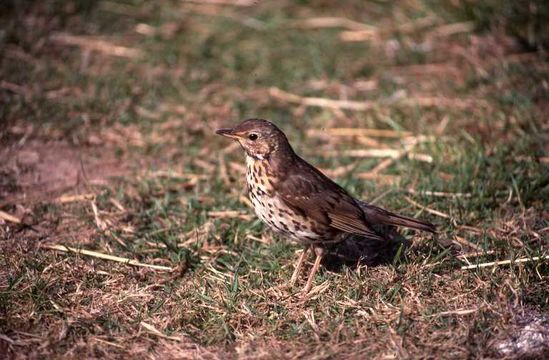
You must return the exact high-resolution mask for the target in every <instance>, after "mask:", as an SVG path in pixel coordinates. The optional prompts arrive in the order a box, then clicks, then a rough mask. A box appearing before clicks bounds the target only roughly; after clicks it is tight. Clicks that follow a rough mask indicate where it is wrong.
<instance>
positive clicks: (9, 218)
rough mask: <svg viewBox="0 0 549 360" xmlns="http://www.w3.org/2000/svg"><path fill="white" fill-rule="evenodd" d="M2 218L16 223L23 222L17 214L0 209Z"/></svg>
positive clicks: (0, 217)
mask: <svg viewBox="0 0 549 360" xmlns="http://www.w3.org/2000/svg"><path fill="white" fill-rule="evenodd" d="M0 219H2V220H5V221H9V222H12V223H15V224H21V220H20V219H19V218H17V217H16V216H13V215H10V214H8V213H7V212H4V211H2V210H0Z"/></svg>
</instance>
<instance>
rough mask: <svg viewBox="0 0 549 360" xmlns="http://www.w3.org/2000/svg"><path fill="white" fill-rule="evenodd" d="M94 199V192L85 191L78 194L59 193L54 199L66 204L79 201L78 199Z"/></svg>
mask: <svg viewBox="0 0 549 360" xmlns="http://www.w3.org/2000/svg"><path fill="white" fill-rule="evenodd" d="M94 199H95V194H94V193H87V194H78V195H61V196H60V197H58V198H57V199H55V202H57V203H60V204H68V203H73V202H79V201H90V200H94Z"/></svg>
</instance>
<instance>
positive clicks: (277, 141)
mask: <svg viewBox="0 0 549 360" xmlns="http://www.w3.org/2000/svg"><path fill="white" fill-rule="evenodd" d="M216 133H217V134H219V135H223V136H225V137H228V138H231V139H233V140H236V141H238V142H239V143H240V145H241V146H242V148H244V151H246V154H247V155H248V156H251V157H253V158H255V159H259V160H264V159H268V158H269V157H271V155H272V154H274V153H276V152H286V151H288V150H290V151H291V147H290V144H289V143H288V139H287V138H286V135H284V133H283V132H282V131H281V130H280V129H279V128H278V127H276V125H275V124H273V123H271V122H269V121H267V120H263V119H248V120H244V121H243V122H241V123H240V124H238V125H237V126H236V127H234V128H225V129H219V130H217V131H216Z"/></svg>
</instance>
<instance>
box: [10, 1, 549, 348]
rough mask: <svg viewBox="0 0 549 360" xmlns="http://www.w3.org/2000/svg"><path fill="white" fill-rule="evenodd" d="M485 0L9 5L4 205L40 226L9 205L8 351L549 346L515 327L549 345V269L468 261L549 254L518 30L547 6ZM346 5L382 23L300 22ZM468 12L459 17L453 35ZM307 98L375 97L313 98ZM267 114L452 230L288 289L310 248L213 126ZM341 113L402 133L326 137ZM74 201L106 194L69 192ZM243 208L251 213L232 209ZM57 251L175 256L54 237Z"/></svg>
mask: <svg viewBox="0 0 549 360" xmlns="http://www.w3.org/2000/svg"><path fill="white" fill-rule="evenodd" d="M474 3H475V2H467V4H466V6H465V5H463V4H462V5H461V6H458V7H456V5H455V2H444V3H441V4H439V3H435V2H430V1H418V2H407V1H401V2H396V3H390V2H379V1H367V2H363V1H351V2H348V3H346V4H345V5H344V6H337V7H336V6H335V5H333V4H332V3H330V2H319V3H316V2H314V3H313V2H307V1H300V2H289V1H288V2H286V1H285V2H277V3H268V2H260V3H257V4H254V5H251V6H213V5H204V4H196V3H192V2H173V1H158V2H139V1H127V2H110V1H99V2H93V1H66V2H62V1H53V0H52V1H43V2H35V1H24V2H16V1H9V2H6V3H4V4H2V5H0V6H1V9H2V11H0V14H2V15H0V17H1V23H2V26H1V28H0V49H1V50H0V51H1V52H2V54H3V55H2V56H1V57H0V78H1V79H2V80H1V81H0V102H1V103H2V106H0V142H1V147H0V210H2V211H4V212H6V213H8V214H10V215H12V216H15V217H17V219H20V220H21V223H20V224H15V223H13V222H10V221H6V220H0V221H2V223H0V224H1V225H0V246H1V249H0V250H1V251H0V264H1V266H0V349H2V350H1V351H3V352H4V353H6V354H8V356H9V357H13V358H18V357H30V358H43V357H60V358H71V357H75V356H83V357H86V358H88V357H108V358H120V357H127V356H135V357H138V358H142V357H155V358H163V357H170V358H174V357H182V358H189V357H200V358H202V357H204V358H208V357H210V358H227V357H228V358H239V357H240V358H272V357H273V356H274V357H279V358H295V357H301V358H332V357H333V358H349V357H359V356H365V357H373V358H466V357H470V358H490V357H498V358H500V357H509V358H519V357H530V358H536V357H540V358H542V357H543V356H544V354H545V355H546V354H547V351H548V350H547V347H546V346H545V347H544V345H543V343H542V344H541V345H540V343H539V341H538V343H537V345H536V343H535V342H532V344H534V345H532V346H531V347H530V348H528V347H521V348H519V347H516V346H518V345H516V344H517V342H516V339H523V338H524V336H527V335H524V334H525V332H526V333H527V332H528V331H527V330H528V329H530V328H529V327H528V326H533V325H532V324H537V326H538V327H537V329H541V330H537V331H538V333H539V334H541V335H540V336H541V339H548V338H549V330H548V325H547V324H548V320H547V319H548V317H549V313H548V311H549V303H548V302H547V286H546V283H547V276H548V274H549V272H548V270H549V267H548V262H547V261H546V260H539V261H529V262H525V263H521V264H513V265H511V266H504V265H502V266H494V267H488V268H484V269H478V270H462V269H461V267H462V266H464V265H467V261H466V260H465V258H464V255H465V257H466V258H467V260H468V261H470V262H472V263H482V262H490V261H495V260H506V259H518V258H524V257H526V258H532V257H536V256H538V257H544V256H547V255H548V253H547V246H548V241H547V239H548V236H547V232H548V216H547V199H548V198H549V169H548V166H549V165H548V158H547V152H548V150H549V149H548V147H547V144H548V143H549V141H548V140H549V134H548V127H547V124H546V121H544V119H545V117H546V116H545V114H546V112H547V109H548V107H547V105H548V100H549V97H548V94H549V92H548V91H547V86H548V85H547V83H548V79H549V76H548V67H547V61H546V55H545V52H544V48H543V46H544V45H543V44H544V42H543V41H544V39H543V37H542V35H543V32H536V33H533V34H534V35H535V36H533V37H530V38H528V39H527V40H528V41H527V44H526V45H527V46H526V45H525V44H524V39H523V38H521V37H520V36H519V37H518V38H517V37H513V36H518V35H517V33H518V34H519V35H520V34H523V33H524V31H523V28H522V27H523V26H526V27H528V24H529V23H528V21H534V23H532V25H531V26H532V27H533V28H534V29H538V28H539V23H538V22H536V21H538V18H539V16H542V15H543V14H545V12H544V11H545V10H546V9H545V8H546V7H544V6H542V7H540V9H541V10H540V11H539V12H538V13H536V14H534V15H535V16H534V15H533V16H532V17H531V18H528V17H524V16H521V17H520V21H518V22H517V23H516V24H514V23H511V24H510V23H509V22H510V21H512V19H513V17H512V16H511V15H512V12H511V13H509V12H505V11H503V10H502V13H504V14H503V15H501V16H503V18H502V19H503V20H502V19H499V18H496V17H497V16H500V15H498V14H496V15H495V16H496V17H492V18H490V16H488V14H489V12H488V11H486V12H482V11H483V10H482V8H480V7H479V8H476V7H475V4H474ZM453 4H454V5H453ZM509 6H510V5H509ZM509 8H510V9H511V8H512V9H515V8H514V7H511V6H510V7H509ZM515 10H516V9H515ZM515 10H513V11H515ZM479 11H480V12H479ZM509 14H511V15H509ZM540 14H541V15H540ZM326 16H337V17H342V18H348V19H351V20H354V21H357V22H360V23H364V24H368V25H370V26H372V27H374V29H375V30H374V33H373V35H372V36H371V37H370V38H369V40H364V41H360V42H349V41H344V39H345V37H344V35H343V34H342V32H343V31H351V30H353V29H344V28H341V27H327V28H309V27H307V26H306V24H305V23H304V22H303V20H305V19H310V18H315V17H326ZM525 19H526V20H525ZM528 19H530V20H528ZM532 19H533V20H532ZM469 21H474V23H473V26H470V23H468V22H469ZM524 21H526V25H524ZM455 23H459V24H460V26H461V27H458V29H461V30H459V31H457V32H455V33H453V34H452V33H448V32H445V31H446V30H444V29H445V28H446V29H447V27H445V26H446V25H448V24H455ZM502 23H504V24H506V26H499V25H498V24H502ZM509 24H510V25H509ZM515 25H516V26H515ZM509 28H512V30H509V32H505V31H504V30H505V29H509ZM369 29H370V28H369ZM516 29H519V30H518V31H517V30H516ZM355 30H356V29H355ZM60 34H62V35H63V36H64V37H63V36H61V35H60ZM67 34H68V35H71V36H72V37H67V36H66V35H67ZM355 35H356V34H355ZM517 39H518V40H517ZM117 46H118V48H117ZM120 46H122V47H124V48H125V50H124V49H121V48H120ZM525 46H526V47H525ZM128 49H129V50H128ZM534 49H535V50H536V51H533V50H534ZM117 54H118V55H117ZM120 54H121V55H122V56H120ZM272 88H278V89H281V90H284V91H286V92H288V93H291V94H295V95H297V96H299V98H298V99H301V102H302V103H301V104H298V103H296V101H295V100H292V101H288V99H283V98H280V97H276V96H274V95H273V94H274V93H273V92H272ZM306 97H320V98H327V99H333V100H351V101H358V102H362V103H368V104H370V105H371V106H370V107H369V108H368V109H367V110H365V111H353V110H347V109H339V108H334V107H333V106H332V107H318V106H307V105H305V104H304V103H303V98H306ZM256 116H259V117H263V118H267V119H271V120H273V121H275V122H276V123H277V124H279V125H280V126H281V127H282V128H283V129H284V130H285V132H286V133H287V134H288V136H289V138H290V140H291V142H292V144H293V145H294V147H295V148H296V151H297V152H298V153H300V154H301V155H302V156H303V157H304V158H306V159H307V160H308V161H310V162H311V163H313V164H315V165H317V166H319V167H320V168H322V169H324V170H325V171H327V172H328V173H330V171H332V172H333V173H334V174H335V175H334V176H333V177H334V178H335V179H336V180H337V181H338V182H339V183H340V184H341V185H343V186H345V187H346V188H347V189H348V190H349V191H350V192H351V193H352V194H354V195H355V196H357V197H360V198H363V199H369V200H372V199H376V200H377V203H378V204H380V205H381V206H383V207H386V208H389V209H392V210H395V211H398V212H400V213H403V214H407V215H414V216H418V217H421V218H424V219H428V220H430V221H432V222H434V223H436V224H437V226H438V229H439V233H438V234H437V236H436V237H430V236H426V235H423V234H416V233H412V232H404V234H405V235H406V237H407V238H409V239H411V240H412V245H411V247H410V248H408V249H406V250H404V251H400V252H399V253H398V254H397V256H395V258H394V259H393V260H392V261H390V262H389V264H386V265H382V266H376V267H365V266H359V267H356V266H351V267H342V268H341V269H339V270H337V271H336V270H333V271H332V270H327V269H325V268H323V269H322V270H321V271H320V273H319V275H318V277H317V279H316V281H315V287H314V288H313V294H312V296H310V297H309V298H307V299H306V300H301V299H299V297H298V296H297V295H296V293H297V290H299V288H296V289H292V288H289V287H287V286H286V284H287V283H288V280H289V278H290V276H291V274H292V271H293V263H294V261H295V259H296V257H297V253H296V250H298V249H299V248H298V247H297V246H296V245H294V244H291V243H289V242H286V241H285V239H282V238H280V237H278V236H276V235H273V234H271V233H270V232H269V231H268V230H267V229H266V228H265V227H264V226H263V225H262V224H261V223H260V222H259V221H258V220H257V219H256V217H255V216H254V215H253V212H252V211H251V209H250V208H248V206H247V205H246V203H245V202H244V201H243V200H242V199H241V198H242V197H243V196H245V192H244V186H243V182H244V177H243V174H242V172H241V169H242V165H243V156H242V154H241V152H240V150H239V149H238V148H236V147H231V146H230V144H229V143H227V142H226V141H225V139H222V138H219V137H217V136H215V134H214V130H215V129H216V128H218V127H222V126H224V125H225V126H226V125H231V124H235V123H236V122H238V121H239V120H241V119H243V118H247V117H256ZM340 127H346V128H357V129H361V128H373V129H384V130H394V131H397V132H400V135H399V136H398V137H396V138H383V137H364V136H327V135H326V134H327V133H328V130H329V129H331V128H340ZM310 130H321V134H320V135H314V134H313V133H312V132H311V131H310ZM404 131H408V132H411V134H412V135H411V136H404V135H403V134H402V132H404ZM323 132H326V134H323ZM421 136H423V138H424V139H425V141H422V142H419V143H418V144H417V145H416V146H415V147H414V148H413V150H412V151H411V153H412V154H415V155H417V154H419V155H417V156H412V155H409V156H403V157H402V158H400V159H398V160H395V161H394V162H392V163H389V164H388V166H387V167H385V168H383V169H382V170H380V172H376V173H373V172H372V170H373V169H375V168H376V166H379V164H380V162H382V161H383V159H379V158H369V157H366V158H357V157H352V156H347V155H345V154H346V153H345V151H346V150H355V149H360V150H364V149H366V150H368V149H372V148H374V149H396V150H401V149H402V148H403V147H404V146H405V145H406V141H409V140H410V139H416V140H417V139H420V138H421ZM338 169H339V170H338ZM341 169H343V170H341ZM410 190H413V191H410ZM433 192H443V193H448V194H450V195H448V196H433V195H432V193H433ZM74 194H92V196H91V197H85V198H79V199H77V200H74V201H71V202H62V201H60V197H61V196H67V195H74ZM456 194H462V195H456ZM417 204H419V206H418V205H417ZM94 207H95V209H96V210H94ZM234 210H237V211H239V212H240V213H239V214H241V215H238V216H236V217H235V215H234V214H233V215H231V213H227V214H228V215H225V216H221V217H219V216H214V215H215V213H213V212H215V211H234ZM433 210H434V211H435V213H437V214H438V215H435V214H433ZM59 244H62V245H67V246H71V247H76V248H82V249H87V250H92V251H97V252H101V253H106V254H111V255H115V256H120V257H125V258H128V259H136V260H138V261H140V262H143V263H147V264H155V265H163V266H168V267H171V268H173V269H174V270H173V271H172V272H169V273H167V272H162V271H155V270H152V269H147V268H136V267H132V266H130V265H127V264H120V263H114V262H110V261H105V260H101V259H97V258H94V257H88V256H84V255H77V254H67V253H62V252H56V251H52V250H48V249H47V248H46V247H45V246H43V245H59ZM471 254H472V255H471ZM304 281H305V279H303V278H302V279H300V283H304ZM525 329H526V330H525ZM530 333H531V331H530ZM513 339H515V340H513ZM545 342H546V343H547V341H545Z"/></svg>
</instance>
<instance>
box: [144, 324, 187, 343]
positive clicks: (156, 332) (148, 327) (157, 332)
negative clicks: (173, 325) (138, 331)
mask: <svg viewBox="0 0 549 360" xmlns="http://www.w3.org/2000/svg"><path fill="white" fill-rule="evenodd" d="M140 325H141V326H143V327H144V328H145V329H146V330H147V331H148V332H150V333H151V334H153V335H156V336H158V337H161V338H164V339H170V340H176V341H180V340H182V339H181V338H179V337H177V336H168V335H164V334H163V333H162V332H161V331H160V330H158V329H157V328H155V327H154V326H152V325H151V324H148V323H146V322H144V321H141V322H140Z"/></svg>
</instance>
